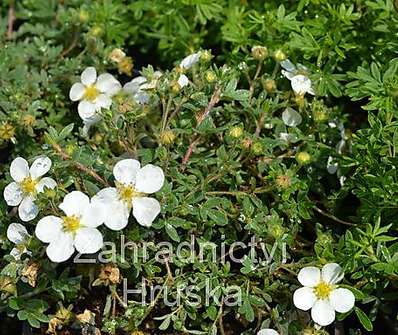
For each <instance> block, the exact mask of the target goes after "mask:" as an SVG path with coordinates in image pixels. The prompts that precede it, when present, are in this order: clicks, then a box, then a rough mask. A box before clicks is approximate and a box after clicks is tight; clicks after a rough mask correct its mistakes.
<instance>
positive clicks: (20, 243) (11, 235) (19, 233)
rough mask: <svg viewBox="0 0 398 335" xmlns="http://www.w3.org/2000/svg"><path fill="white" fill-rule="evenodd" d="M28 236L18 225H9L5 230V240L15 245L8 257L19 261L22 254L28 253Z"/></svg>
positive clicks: (22, 227) (24, 229)
mask: <svg viewBox="0 0 398 335" xmlns="http://www.w3.org/2000/svg"><path fill="white" fill-rule="evenodd" d="M30 237H31V236H30V235H29V233H28V231H27V230H26V228H25V227H24V226H23V225H21V224H20V223H11V224H10V225H9V226H8V228H7V238H8V239H9V240H10V241H11V242H12V243H14V244H15V247H14V248H13V249H12V250H11V252H10V255H11V256H13V257H14V258H15V259H16V260H19V259H20V258H21V256H22V255H23V254H24V253H29V254H30V252H29V251H28V250H27V249H26V245H27V244H28V242H29V239H30Z"/></svg>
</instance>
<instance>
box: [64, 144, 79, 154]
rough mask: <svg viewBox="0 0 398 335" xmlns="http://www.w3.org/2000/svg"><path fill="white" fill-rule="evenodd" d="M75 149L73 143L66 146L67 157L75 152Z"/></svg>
mask: <svg viewBox="0 0 398 335" xmlns="http://www.w3.org/2000/svg"><path fill="white" fill-rule="evenodd" d="M76 149H77V147H76V144H74V143H69V144H67V145H66V147H65V152H66V153H67V154H68V155H69V156H72V155H73V154H74V152H75V150H76Z"/></svg>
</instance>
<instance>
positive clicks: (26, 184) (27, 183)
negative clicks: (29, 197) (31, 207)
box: [19, 177, 37, 194]
mask: <svg viewBox="0 0 398 335" xmlns="http://www.w3.org/2000/svg"><path fill="white" fill-rule="evenodd" d="M36 185H37V181H36V180H33V179H32V178H31V177H26V178H25V179H24V180H22V181H21V183H20V185H19V186H20V187H21V189H22V192H23V193H25V194H32V193H35V192H36Z"/></svg>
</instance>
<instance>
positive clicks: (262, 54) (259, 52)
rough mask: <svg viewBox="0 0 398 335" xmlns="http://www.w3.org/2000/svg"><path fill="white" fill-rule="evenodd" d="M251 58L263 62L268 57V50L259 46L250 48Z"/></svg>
mask: <svg viewBox="0 0 398 335" xmlns="http://www.w3.org/2000/svg"><path fill="white" fill-rule="evenodd" d="M252 57H253V58H254V59H255V60H259V61H263V60H264V59H266V58H267V57H268V49H267V48H266V47H263V46H260V45H255V46H254V47H253V48H252Z"/></svg>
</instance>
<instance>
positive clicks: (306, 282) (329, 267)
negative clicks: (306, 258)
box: [293, 263, 355, 326]
mask: <svg viewBox="0 0 398 335" xmlns="http://www.w3.org/2000/svg"><path fill="white" fill-rule="evenodd" d="M343 277H344V273H343V271H342V269H341V267H340V265H338V264H336V263H329V264H326V265H325V266H324V267H323V268H322V271H321V270H320V269H319V268H317V267H313V266H309V267H305V268H303V269H301V270H300V272H299V274H298V281H299V282H300V283H301V284H302V285H303V286H304V287H301V288H299V289H297V290H296V291H295V292H294V295H293V302H294V305H295V306H296V307H297V308H299V309H301V310H304V311H308V310H309V309H311V317H312V319H313V320H314V321H315V322H316V323H317V324H318V325H320V326H327V325H329V324H331V323H332V322H333V321H334V319H335V314H336V313H335V312H339V313H346V312H348V311H350V310H351V309H352V308H353V307H354V304H355V297H354V294H353V293H352V292H351V291H350V290H348V289H346V288H339V287H338V286H337V285H336V284H337V283H338V282H339V281H340V280H342V279H343Z"/></svg>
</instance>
